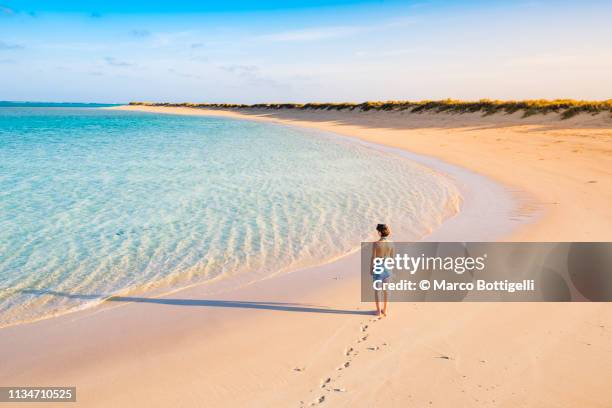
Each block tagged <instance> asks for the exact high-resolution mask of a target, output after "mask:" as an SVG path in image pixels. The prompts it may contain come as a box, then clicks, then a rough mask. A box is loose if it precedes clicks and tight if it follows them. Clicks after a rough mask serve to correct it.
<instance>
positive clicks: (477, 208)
mask: <svg viewBox="0 0 612 408" xmlns="http://www.w3.org/2000/svg"><path fill="white" fill-rule="evenodd" d="M101 109H110V110H124V111H137V112H148V113H157V114H167V115H187V116H208V117H222V118H226V119H227V118H231V119H235V120H246V121H258V122H268V123H274V124H276V125H281V126H287V127H295V128H299V129H300V130H302V131H305V132H308V131H313V132H315V133H317V134H325V135H328V136H330V137H332V138H339V139H342V140H347V141H349V142H351V143H357V144H359V145H362V146H365V147H368V148H371V149H375V150H378V151H384V152H389V153H392V154H395V155H398V156H401V157H404V158H407V159H409V160H410V161H412V162H413V163H417V164H419V165H422V166H424V167H426V168H428V169H430V170H433V171H434V172H436V173H438V174H442V175H444V176H445V177H447V178H449V179H451V181H452V182H454V183H455V185H456V186H457V187H458V188H459V189H460V191H461V193H462V198H463V202H462V205H461V209H460V211H459V212H458V213H457V214H455V215H454V216H451V217H449V218H446V219H445V220H444V221H443V222H442V224H440V225H439V226H438V227H437V228H436V229H435V230H434V231H432V233H431V234H428V235H427V236H425V237H423V239H425V240H428V241H445V240H446V241H453V240H455V241H492V240H504V239H506V238H508V237H509V236H510V235H511V234H512V233H514V232H515V231H516V230H517V229H518V228H520V227H521V226H523V225H525V224H527V223H529V222H530V221H535V219H536V218H537V216H538V215H539V214H538V213H537V212H533V213H530V214H521V212H520V208H521V203H520V201H521V200H519V198H518V197H517V194H519V195H522V196H523V197H524V196H529V194H528V193H526V192H524V191H517V189H516V188H511V187H510V186H506V185H504V184H503V183H501V182H498V181H495V180H493V179H491V178H490V177H488V176H486V175H484V174H479V173H477V172H475V171H472V170H469V169H467V168H465V167H461V166H458V165H455V164H451V163H449V162H447V161H444V160H442V159H438V158H435V157H433V156H429V155H426V154H417V153H415V152H412V151H409V150H406V149H402V148H399V147H393V146H389V145H383V144H380V143H375V142H370V141H366V140H363V139H362V138H360V137H357V136H352V135H346V134H340V133H336V132H332V131H328V130H325V129H321V128H318V127H316V126H314V127H305V126H301V125H300V124H294V123H290V122H288V121H283V120H280V119H272V118H267V117H260V116H251V115H248V114H244V113H239V112H234V111H229V110H221V111H219V112H216V111H214V110H210V109H208V110H202V109H196V108H187V107H180V108H167V107H151V106H138V105H136V106H133V105H124V106H117V107H110V108H101ZM529 199H530V200H535V199H533V198H531V197H529Z"/></svg>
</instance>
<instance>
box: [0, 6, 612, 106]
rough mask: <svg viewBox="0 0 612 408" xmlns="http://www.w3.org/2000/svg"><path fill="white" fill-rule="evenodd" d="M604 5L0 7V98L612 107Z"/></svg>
mask: <svg viewBox="0 0 612 408" xmlns="http://www.w3.org/2000/svg"><path fill="white" fill-rule="evenodd" d="M610 15H612V5H611V4H610V2H605V1H527V0H525V1H522V0H518V1H506V2H501V1H419V0H415V1H409V0H405V1H354V0H353V1H351V0H315V1H280V0H279V1H277V0H274V1H264V0H261V1H258V2H253V1H250V2H247V1H242V2H240V1H239V2H228V1H224V2H220V1H217V2H212V1H180V0H176V1H164V2H151V1H148V2H144V1H130V2H127V1H88V2H77V1H56V0H45V1H10V0H0V77H1V78H2V86H1V87H0V100H37V101H83V102H85V101H95V102H126V101H130V100H150V101H199V102H244V103H252V102H271V101H275V102H284V101H296V102H300V101H363V100H389V99H411V100H419V99H441V98H447V97H450V98H461V99H479V98H498V99H523V98H562V97H568V98H576V99H609V98H612V76H611V75H610V74H609V73H610V72H612V46H611V45H610V38H612V24H609V16H610Z"/></svg>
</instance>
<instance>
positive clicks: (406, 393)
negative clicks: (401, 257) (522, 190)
mask: <svg viewBox="0 0 612 408" xmlns="http://www.w3.org/2000/svg"><path fill="white" fill-rule="evenodd" d="M441 170H443V169H441ZM507 194H509V195H510V196H512V192H507ZM475 215H477V214H475ZM451 220H452V219H451ZM451 220H448V221H451ZM459 229H461V228H459ZM463 232H465V231H463ZM359 258H360V257H359V256H358V253H354V254H353V255H351V256H345V257H343V258H341V259H338V260H336V261H334V262H332V263H329V264H325V265H320V266H317V267H314V268H310V269H302V270H299V271H296V272H293V273H289V274H284V275H277V276H275V277H272V278H269V279H266V280H264V281H259V282H256V283H254V284H252V285H249V286H247V287H244V288H240V289H236V290H235V291H233V292H229V293H224V294H223V297H222V298H219V297H212V298H211V297H210V296H208V295H206V294H205V293H203V291H202V290H200V288H198V287H193V288H189V289H183V290H180V291H178V292H176V293H174V294H173V295H172V296H164V297H159V298H142V297H136V296H133V297H117V298H116V299H111V300H109V301H108V302H106V306H107V307H96V308H93V309H88V310H85V311H81V312H75V313H70V314H68V315H64V316H60V317H57V318H52V319H46V320H42V321H38V322H36V323H32V324H24V325H18V326H12V327H8V328H5V329H2V336H0V359H1V360H2V361H3V370H0V383H4V384H71V385H75V386H77V388H78V390H79V391H78V392H79V402H78V403H77V404H78V405H79V406H87V407H107V406H109V405H112V406H133V405H134V404H137V405H147V406H152V407H157V406H159V407H162V406H170V405H172V406H174V405H185V404H186V403H187V404H189V403H190V402H191V405H193V403H194V401H195V402H198V403H199V405H210V406H215V407H220V408H222V407H233V406H247V405H253V402H254V401H255V402H257V404H256V405H257V406H298V405H300V402H304V404H302V405H304V406H305V405H307V404H309V403H310V402H311V401H317V399H318V398H320V396H321V395H325V396H326V400H325V403H326V404H332V406H351V407H361V406H391V405H393V404H394V403H397V402H398V401H411V402H412V403H413V404H414V405H418V406H427V405H429V404H432V401H433V402H434V405H437V406H468V405H470V404H472V405H473V401H474V400H473V398H478V399H479V400H481V401H490V400H491V399H494V400H495V401H497V402H498V403H499V404H500V405H507V406H514V405H524V406H534V407H535V406H537V404H540V405H541V404H542V402H543V401H544V402H547V403H550V404H552V405H555V403H556V404H557V405H558V404H559V403H560V402H563V403H567V404H569V405H575V406H584V405H593V403H594V401H595V400H596V399H597V400H599V401H600V402H601V401H607V402H609V401H610V398H611V397H610V392H609V387H607V383H605V381H603V382H602V381H599V382H589V383H580V384H574V386H572V387H568V386H567V384H568V383H567V381H565V380H564V377H563V376H559V375H558V374H559V373H560V372H561V373H563V372H571V373H573V374H574V375H575V376H581V378H607V377H606V373H609V370H610V367H612V362H611V361H610V359H607V358H602V354H601V353H602V350H605V347H606V345H607V344H609V342H610V333H611V332H610V331H605V330H604V329H603V328H604V326H605V327H610V323H611V322H612V321H611V320H610V313H609V307H607V305H606V304H601V303H584V304H558V303H460V304H457V303H394V304H392V305H391V313H390V315H389V317H387V318H385V319H382V320H376V319H374V318H373V317H372V316H371V310H372V305H370V304H364V303H361V302H360V299H359V293H360V276H359V273H355V271H359V266H360V259H359ZM119 305H130V307H120V308H117V307H113V306H119ZM508 322H511V323H512V324H508ZM585 322H588V323H589V324H585ZM368 326H370V327H369V328H368ZM365 330H367V333H364V331H365ZM560 332H561V333H563V336H559V335H558V333H560ZM364 334H365V335H366V336H365V337H367V340H364ZM358 336H359V337H358ZM368 336H369V337H368ZM475 338H477V339H478V341H477V342H476V343H474V339H475ZM587 341H588V347H583V346H580V347H577V344H582V343H585V342H587ZM525 344H527V345H529V347H525ZM373 349H374V350H376V351H372V350H373ZM347 350H353V351H356V352H359V354H358V355H357V354H356V353H355V354H354V355H352V356H351V357H350V358H349V357H347V356H348V354H347ZM440 355H442V356H448V359H447V358H444V359H441V358H440V357H439V356H440ZM559 355H564V356H568V358H564V359H559V358H558V356H559ZM75 356H78V358H77V359H75ZM534 357H535V358H534ZM347 362H348V363H350V367H348V366H347V365H346V364H347ZM381 364H385V366H386V367H388V370H386V371H385V372H387V373H393V375H372V373H375V372H381V371H380V369H381ZM340 367H342V368H341V369H342V371H338V370H339V368H340ZM340 375H342V377H341V378H340ZM326 378H332V380H331V384H333V386H334V387H336V386H338V387H342V388H343V389H344V390H346V392H342V393H333V392H328V393H325V392H324V391H325V390H323V389H322V388H321V387H320V385H321V381H322V380H325V379H326ZM431 378H436V379H437V380H436V381H435V384H434V386H432V382H431ZM407 383H409V384H410V387H406V384H407ZM160 384H163V385H164V386H163V387H160V386H159V385H160ZM194 385H197V386H194ZM440 389H444V391H445V392H444V393H440V392H439V390H440ZM386 390H393V392H392V393H388V392H385V391H386ZM525 394H529V395H531V396H532V400H533V401H535V402H536V403H535V404H533V405H530V404H525V400H524V399H522V396H523V395H525Z"/></svg>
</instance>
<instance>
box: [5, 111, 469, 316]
mask: <svg viewBox="0 0 612 408" xmlns="http://www.w3.org/2000/svg"><path fill="white" fill-rule="evenodd" d="M458 202H459V196H458V192H457V190H456V189H455V187H454V186H453V185H452V184H451V183H450V182H449V181H448V180H447V179H446V178H444V177H442V176H440V175H437V174H435V173H433V172H432V171H429V170H427V169H426V168H424V167H421V166H418V165H416V164H413V163H412V162H410V161H408V160H406V159H403V158H400V157H395V156H393V155H391V154H389V153H384V152H379V151H376V150H373V149H369V148H366V147H363V146H360V145H358V144H356V143H352V142H350V141H346V140H343V139H341V138H336V137H333V136H330V135H325V134H320V133H315V132H311V131H305V130H300V129H297V128H289V127H283V126H278V125H272V124H264V123H258V122H251V121H237V120H228V119H221V118H212V117H188V116H170V115H155V114H147V113H135V112H125V111H117V110H105V109H85V108H81V109H78V108H0V327H1V326H7V325H12V324H16V323H20V322H26V321H33V320H37V319H41V318H45V317H49V316H53V315H57V314H61V313H65V312H69V311H72V310H76V309H80V308H83V307H89V306H91V305H94V304H96V303H99V302H100V301H102V300H103V299H104V298H106V297H108V296H111V295H115V294H128V293H134V292H144V291H153V292H155V291H157V292H160V291H161V292H163V291H167V290H171V289H175V288H180V287H184V286H188V285H191V284H196V283H204V284H206V285H208V287H207V290H210V292H211V293H213V292H215V291H216V292H219V291H223V290H226V289H228V288H231V287H234V286H236V285H244V284H247V283H249V282H253V281H256V280H259V279H263V278H266V277H269V276H271V275H273V274H276V273H282V272H287V271H290V270H294V269H296V268H300V267H304V266H309V265H314V264H319V263H322V262H325V261H327V260H330V259H331V258H334V257H337V256H340V255H342V254H344V253H347V252H349V251H351V250H354V249H355V248H356V247H357V246H358V245H359V242H360V241H362V240H367V239H369V238H372V230H373V226H375V225H376V223H378V222H388V223H390V224H391V225H392V226H393V229H394V230H395V231H396V232H397V233H398V234H400V235H401V236H402V237H403V238H404V239H406V238H417V237H419V236H422V235H423V234H425V233H427V232H429V231H431V230H432V229H433V228H435V227H436V226H437V225H439V224H440V223H441V222H442V221H443V219H444V218H445V217H447V216H449V215H451V214H453V213H454V212H455V211H456V210H457V206H458ZM396 235H397V234H396Z"/></svg>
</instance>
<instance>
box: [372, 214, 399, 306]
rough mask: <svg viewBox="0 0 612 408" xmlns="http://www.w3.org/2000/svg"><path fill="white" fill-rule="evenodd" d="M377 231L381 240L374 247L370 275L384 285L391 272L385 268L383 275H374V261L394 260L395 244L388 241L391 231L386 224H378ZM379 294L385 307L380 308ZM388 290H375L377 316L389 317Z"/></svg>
mask: <svg viewBox="0 0 612 408" xmlns="http://www.w3.org/2000/svg"><path fill="white" fill-rule="evenodd" d="M376 231H378V236H379V237H380V239H379V240H378V241H376V242H374V244H373V245H372V260H371V262H370V263H371V265H372V268H370V274H371V275H372V280H373V281H374V282H376V281H382V283H387V282H388V281H389V279H390V278H391V271H390V270H389V269H387V268H384V270H383V271H382V273H380V274H376V273H374V259H375V258H393V257H394V256H395V247H394V246H393V242H391V241H389V240H388V237H389V235H390V234H391V229H390V228H389V226H387V225H386V224H378V225H377V226H376ZM379 292H382V293H383V307H382V309H381V308H380V299H379ZM387 297H388V296H387V290H386V289H383V290H374V299H375V301H376V316H378V317H380V316H387Z"/></svg>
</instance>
